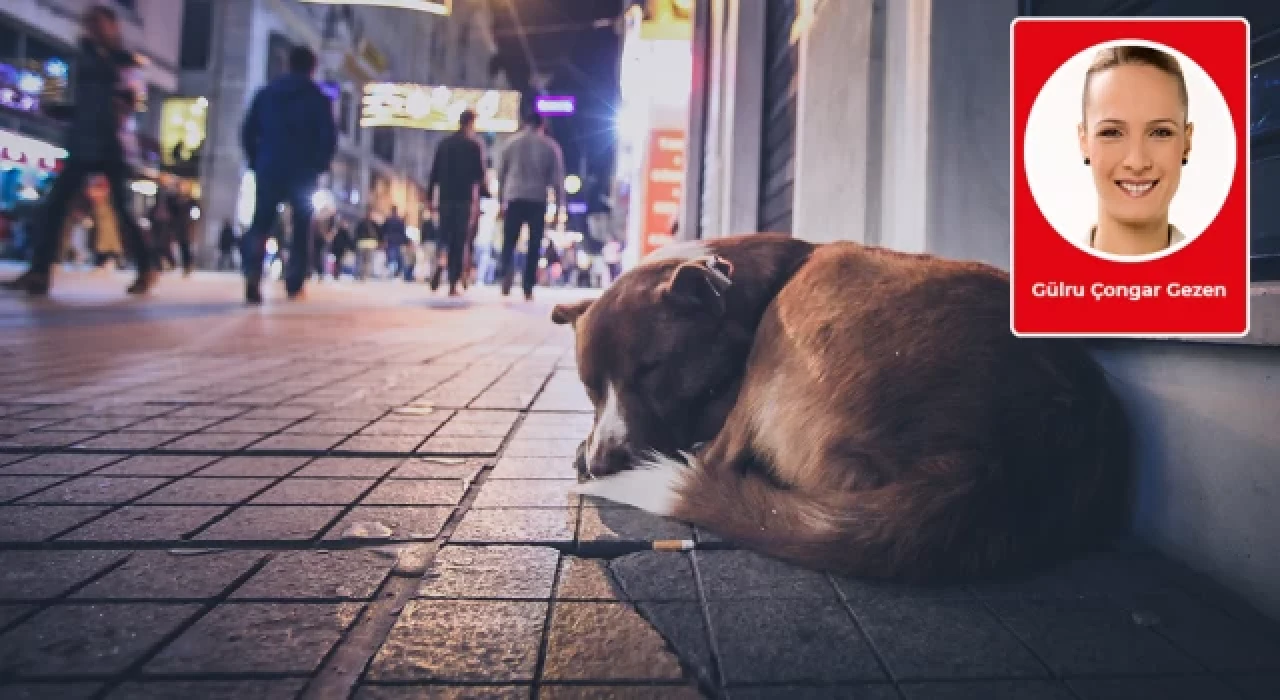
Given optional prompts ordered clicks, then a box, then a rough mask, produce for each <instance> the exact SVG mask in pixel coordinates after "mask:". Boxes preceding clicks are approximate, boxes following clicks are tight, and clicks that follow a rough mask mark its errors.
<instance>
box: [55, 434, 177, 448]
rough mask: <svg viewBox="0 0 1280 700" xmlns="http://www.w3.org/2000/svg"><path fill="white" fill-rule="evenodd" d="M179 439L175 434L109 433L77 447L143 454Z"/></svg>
mask: <svg viewBox="0 0 1280 700" xmlns="http://www.w3.org/2000/svg"><path fill="white" fill-rule="evenodd" d="M176 437H178V436H177V435H176V434H174V433H107V434H106V435H102V436H100V437H96V438H93V439H92V440H85V441H83V442H81V443H80V444H79V445H77V447H83V448H85V449H89V450H121V451H129V452H142V451H145V450H150V449H153V448H156V447H159V446H160V445H163V444H165V443H166V442H169V441H170V440H173V439H174V438H176Z"/></svg>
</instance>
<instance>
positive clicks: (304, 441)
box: [253, 434, 342, 452]
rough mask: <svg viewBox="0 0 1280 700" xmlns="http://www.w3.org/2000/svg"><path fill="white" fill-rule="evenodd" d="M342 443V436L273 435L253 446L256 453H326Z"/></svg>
mask: <svg viewBox="0 0 1280 700" xmlns="http://www.w3.org/2000/svg"><path fill="white" fill-rule="evenodd" d="M340 442H342V436H340V435H305V434H288V435H272V436H271V437H269V438H267V439H265V440H263V441H262V442H259V443H257V444H256V445H254V446H253V451H255V452H271V451H276V450H279V451H282V452H325V451H327V450H329V449H330V448H332V447H333V446H334V445H337V444H338V443H340Z"/></svg>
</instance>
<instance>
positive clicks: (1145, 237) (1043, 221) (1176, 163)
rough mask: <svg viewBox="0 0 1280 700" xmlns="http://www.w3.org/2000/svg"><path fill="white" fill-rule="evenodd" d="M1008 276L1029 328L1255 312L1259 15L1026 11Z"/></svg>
mask: <svg viewBox="0 0 1280 700" xmlns="http://www.w3.org/2000/svg"><path fill="white" fill-rule="evenodd" d="M1010 54H1011V55H1010V110H1011V113H1010V115H1011V119H1010V127H1011V128H1010V170H1011V180H1012V184H1013V186H1012V189H1011V192H1010V217H1009V220H1010V228H1011V231H1010V236H1011V244H1010V279H1011V291H1010V294H1011V297H1012V298H1011V299H1010V303H1011V313H1010V315H1011V318H1010V325H1011V328H1012V330H1013V332H1014V333H1015V334H1017V335H1020V336H1024V335H1025V336H1032V335H1034V336H1081V337H1086V336H1087V337H1196V336H1204V337H1215V336H1216V337H1240V336H1242V335H1244V334H1246V333H1247V332H1248V328H1249V25H1248V23H1247V22H1246V21H1245V20H1243V19H1236V18H1215V19H1180V18H1179V19H1129V18H1120V19H1115V18H1111V19H1102V18H1086V19H1058V18H1045V19H1040V18H1018V19H1016V20H1014V22H1013V25H1012V28H1011V45H1010Z"/></svg>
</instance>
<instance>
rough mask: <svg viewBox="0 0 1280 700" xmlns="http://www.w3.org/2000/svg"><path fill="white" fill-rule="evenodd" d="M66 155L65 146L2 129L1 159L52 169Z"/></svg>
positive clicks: (0, 136)
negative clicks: (60, 146)
mask: <svg viewBox="0 0 1280 700" xmlns="http://www.w3.org/2000/svg"><path fill="white" fill-rule="evenodd" d="M66 157H67V151H66V149H64V148H59V147H58V146H54V145H53V144H50V143H46V142H44V141H40V140H38V139H33V138H31V137H29V136H23V135H21V134H15V133H13V132H12V131H5V130H4V129H0V161H8V162H12V163H19V164H21V165H27V166H30V167H33V168H36V169H39V170H48V171H52V170H55V169H56V168H57V164H58V161H59V160H62V159H64V158H66Z"/></svg>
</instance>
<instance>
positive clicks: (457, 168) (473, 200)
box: [427, 109, 484, 297]
mask: <svg viewBox="0 0 1280 700" xmlns="http://www.w3.org/2000/svg"><path fill="white" fill-rule="evenodd" d="M475 123H476V113H475V112H473V111H471V110H469V109H468V110H466V111H464V112H463V113H462V114H461V115H460V116H459V117H458V130H457V131H455V132H454V133H452V134H450V135H449V137H448V138H446V139H445V140H444V141H442V142H440V147H439V148H437V149H436V157H435V161H434V162H433V163H432V164H431V177H430V179H429V180H428V182H427V200H428V201H431V202H434V203H435V204H433V205H432V209H433V210H435V211H439V215H440V245H441V246H444V247H445V248H446V249H447V250H448V254H449V262H448V266H449V296H451V297H456V296H458V281H459V280H460V279H461V278H462V265H463V258H464V256H465V250H466V246H467V244H468V243H469V242H470V238H471V219H472V217H473V216H474V215H475V214H476V213H477V212H478V211H479V209H480V186H481V183H483V182H484V147H483V146H481V145H480V141H479V140H478V139H477V138H476V135H475V133H476V130H475ZM439 286H440V267H439V266H437V267H436V270H435V273H434V274H433V275H432V276H431V289H432V290H435V289H437V288H439Z"/></svg>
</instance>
